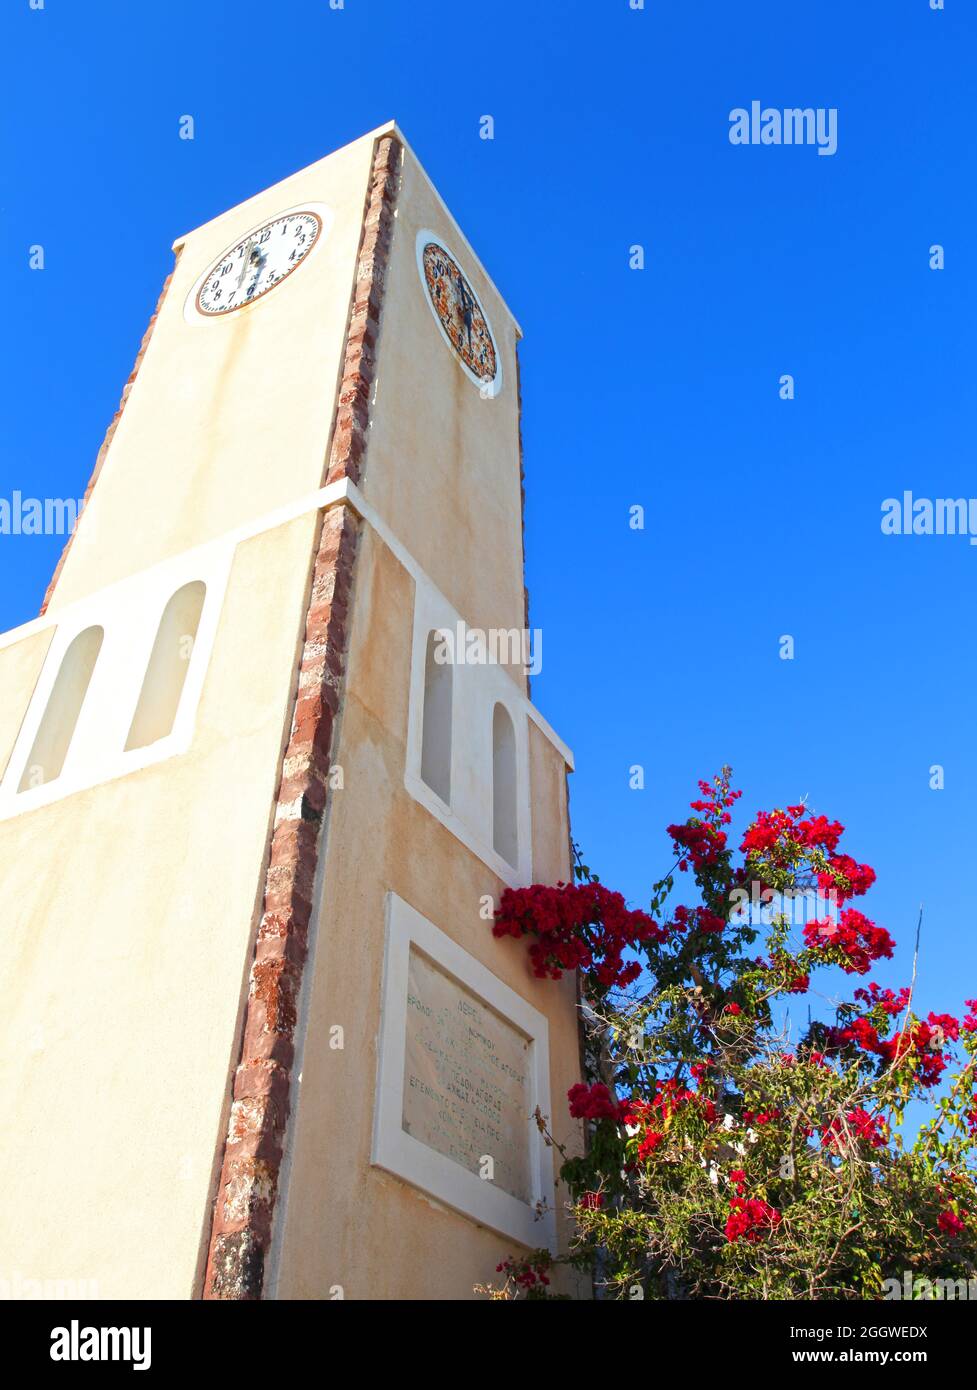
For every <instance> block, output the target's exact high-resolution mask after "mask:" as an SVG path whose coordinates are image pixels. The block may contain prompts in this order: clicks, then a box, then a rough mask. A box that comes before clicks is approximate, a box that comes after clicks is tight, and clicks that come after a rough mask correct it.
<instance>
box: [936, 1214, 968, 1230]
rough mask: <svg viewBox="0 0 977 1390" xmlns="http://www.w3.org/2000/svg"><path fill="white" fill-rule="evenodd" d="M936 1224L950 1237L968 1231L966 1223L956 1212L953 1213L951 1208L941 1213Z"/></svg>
mask: <svg viewBox="0 0 977 1390" xmlns="http://www.w3.org/2000/svg"><path fill="white" fill-rule="evenodd" d="M936 1224H937V1225H938V1226H939V1228H940V1230H941V1231H944V1232H945V1233H946V1234H947V1235H948V1236H958V1235H959V1234H960V1232H961V1231H963V1230H965V1229H966V1223H965V1222H963V1221H961V1219H960V1217H959V1216H957V1214H956V1212H954V1211H951V1210H950V1209H949V1207H948V1208H947V1210H946V1211H941V1212H940V1215H939V1217H938V1218H937V1222H936Z"/></svg>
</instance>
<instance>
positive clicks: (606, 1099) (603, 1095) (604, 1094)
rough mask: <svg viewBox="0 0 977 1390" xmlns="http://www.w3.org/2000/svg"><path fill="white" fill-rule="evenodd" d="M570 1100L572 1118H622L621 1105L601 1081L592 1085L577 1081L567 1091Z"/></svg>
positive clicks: (619, 1119) (619, 1120) (618, 1121)
mask: <svg viewBox="0 0 977 1390" xmlns="http://www.w3.org/2000/svg"><path fill="white" fill-rule="evenodd" d="M567 1100H568V1101H569V1102H570V1116H571V1119H574V1120H614V1122H615V1123H620V1122H621V1120H622V1107H621V1105H620V1104H619V1103H618V1102H617V1101H616V1100H615V1099H614V1097H613V1096H612V1095H611V1093H610V1091H609V1090H608V1089H607V1087H606V1086H605V1085H604V1083H603V1082H602V1081H597V1082H595V1083H594V1085H593V1086H588V1085H586V1084H585V1083H584V1082H583V1081H578V1082H577V1084H576V1085H575V1086H571V1087H570V1089H569V1091H567Z"/></svg>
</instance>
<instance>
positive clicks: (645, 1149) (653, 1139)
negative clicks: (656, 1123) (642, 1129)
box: [638, 1129, 665, 1162]
mask: <svg viewBox="0 0 977 1390" xmlns="http://www.w3.org/2000/svg"><path fill="white" fill-rule="evenodd" d="M664 1138H665V1136H664V1134H661V1133H659V1131H658V1130H654V1129H649V1130H648V1132H647V1134H646V1135H645V1136H644V1138H643V1139H642V1140H641V1143H640V1144H639V1145H638V1158H639V1159H640V1160H641V1161H642V1162H643V1161H644V1160H645V1159H646V1158H650V1157H651V1155H652V1154H653V1153H654V1152H655V1150H656V1149H657V1148H658V1145H659V1144H660V1143H661V1142H662V1141H663V1140H664Z"/></svg>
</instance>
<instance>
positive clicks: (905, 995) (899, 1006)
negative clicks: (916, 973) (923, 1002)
mask: <svg viewBox="0 0 977 1390" xmlns="http://www.w3.org/2000/svg"><path fill="white" fill-rule="evenodd" d="M855 998H856V999H858V1000H860V1001H861V1003H863V1004H866V1005H868V1007H869V1008H870V1009H874V1008H880V1009H882V1011H883V1012H884V1013H887V1014H888V1015H889V1016H890V1018H895V1016H896V1014H901V1013H902V1012H903V1011H904V1010H905V1009H907V1008H908V1007H909V988H908V986H904V987H903V988H902V989H901V990H900V991H899V993H898V994H895V993H894V992H893V991H892V990H891V989H882V988H881V986H880V985H877V984H876V982H875V981H874V980H872V981H870V983H869V985H868V986H867V988H863V989H856V990H855Z"/></svg>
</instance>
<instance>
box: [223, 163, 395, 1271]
mask: <svg viewBox="0 0 977 1390" xmlns="http://www.w3.org/2000/svg"><path fill="white" fill-rule="evenodd" d="M400 158H401V147H400V144H399V142H398V141H397V140H395V139H393V138H392V137H384V138H383V139H381V140H379V141H378V142H377V145H376V149H375V151H374V162H373V172H372V177H371V181H370V190H369V196H368V199H367V206H366V213H365V216H364V221H363V233H362V237H361V241H360V250H359V258H358V261H357V269H356V282H355V286H354V290H353V297H352V305H351V309H350V318H349V326H348V329H347V335H346V356H345V364H344V370H343V376H342V380H341V383H340V387H339V399H338V403H337V407H336V421H335V426H334V429H333V438H332V444H331V448H330V453H329V461H328V469H327V480H328V481H329V482H332V481H334V480H336V479H338V478H341V477H349V478H353V479H354V480H355V481H357V482H358V481H359V479H360V476H361V474H362V469H363V462H364V458H365V453H366V437H367V432H368V429H369V394H370V387H371V384H372V381H373V374H374V369H375V363H376V345H377V338H378V335H379V329H380V312H381V305H382V300H383V282H384V271H385V269H386V263H387V258H388V255H389V251H390V242H391V237H392V233H393V211H394V203H395V199H396V194H397V186H398V171H399V166H400ZM358 528H359V523H358V521H357V519H356V517H355V515H354V513H353V512H352V511H351V510H349V509H348V508H346V507H345V506H338V507H334V508H332V509H331V510H330V511H328V512H326V514H325V516H324V518H323V520H322V524H321V531H320V536H319V541H318V545H317V550H316V556H315V561H314V565H313V572H312V588H311V595H310V599H309V610H308V614H307V616H306V627H305V639H304V645H303V649H302V658H301V665H300V667H299V676H298V685H297V688H296V692H295V706H294V711H293V714H292V723H291V734H290V738H289V742H288V747H287V749H286V751H285V757H284V761H283V765H282V774H281V782H280V786H279V790H278V795H277V806H276V812H275V825H274V829H273V832H272V839H271V847H270V853H269V859H268V867H267V870H266V873H265V886H264V900H263V904H262V912H261V920H260V923H259V926H258V932H257V939H256V943H255V953H254V961H253V963H252V966H251V978H250V983H249V988H248V1000H247V1005H246V1011H245V1020H244V1035H243V1039H242V1044H241V1054H240V1061H239V1063H238V1067H237V1070H236V1072H235V1076H234V1086H233V1095H232V1102H231V1114H230V1122H229V1125H228V1132H227V1137H226V1139H225V1141H224V1152H223V1161H222V1166H221V1174H220V1179H219V1182H218V1187H217V1196H216V1202H215V1207H214V1213H213V1224H212V1228H211V1233H210V1245H209V1251H208V1261H207V1273H206V1278H205V1282H204V1298H208V1299H258V1298H260V1297H261V1296H262V1292H263V1288H264V1271H265V1262H266V1259H267V1255H268V1249H269V1245H270V1242H271V1230H272V1221H273V1218H274V1215H275V1203H276V1199H277V1195H278V1182H279V1172H280V1168H281V1162H282V1154H283V1150H284V1143H285V1132H286V1126H287V1122H288V1116H289V1109H290V1105H291V1092H292V1068H293V1065H294V1061H295V1027H296V1022H297V1009H298V998H299V989H300V986H301V982H302V972H303V968H304V965H305V960H306V955H307V952H308V937H309V926H310V923H311V919H312V910H313V904H312V897H313V885H314V882H315V875H316V868H317V865H318V861H319V855H320V852H321V850H320V839H321V831H322V823H323V818H324V814H325V810H326V801H327V796H328V782H329V767H330V761H331V758H330V755H331V753H332V751H334V750H333V749H332V744H333V729H334V725H335V721H336V718H337V715H338V713H339V708H340V704H341V701H342V692H343V683H344V678H345V657H346V644H347V638H348V615H349V603H350V594H351V589H352V582H353V570H354V563H355V557H356V545H357V536H358Z"/></svg>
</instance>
